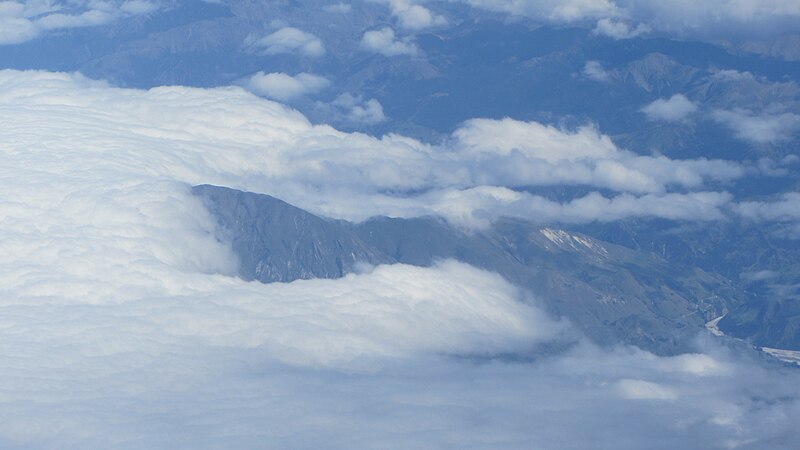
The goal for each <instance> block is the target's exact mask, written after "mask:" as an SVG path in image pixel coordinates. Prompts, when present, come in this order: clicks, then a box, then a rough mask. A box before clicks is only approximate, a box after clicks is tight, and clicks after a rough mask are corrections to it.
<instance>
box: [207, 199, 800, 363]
mask: <svg viewBox="0 0 800 450" xmlns="http://www.w3.org/2000/svg"><path fill="white" fill-rule="evenodd" d="M193 192H194V194H195V195H197V196H199V197H200V198H202V199H203V201H204V203H205V204H206V205H207V207H208V208H209V210H210V211H211V212H212V213H213V214H214V215H215V217H216V218H217V220H218V222H219V228H220V230H221V233H223V234H222V238H223V239H226V240H230V241H231V243H232V247H233V250H234V251H235V253H236V254H237V255H238V256H239V258H240V262H241V266H240V275H241V276H242V277H243V278H245V279H248V280H257V281H261V282H265V283H270V282H289V281H292V280H296V279H308V278H338V277H342V276H344V275H346V274H347V273H349V272H353V271H357V270H359V264H372V265H374V264H384V263H405V264H413V265H418V266H429V265H431V264H433V263H434V262H435V261H436V260H438V259H446V258H452V259H456V260H459V261H462V262H466V263H469V264H472V265H475V266H477V267H481V268H483V269H486V270H490V271H493V272H497V273H499V274H501V275H502V276H503V277H505V278H506V279H508V280H509V281H511V282H513V283H515V284H517V285H519V286H522V287H525V288H527V289H529V290H530V291H531V292H532V293H533V295H534V297H535V299H532V300H531V301H539V302H541V303H542V304H543V305H544V306H545V307H546V309H547V310H548V311H549V312H550V313H552V314H553V315H555V316H559V317H565V318H567V319H568V320H569V321H570V322H572V323H573V324H574V325H576V326H577V327H578V328H579V329H580V330H582V331H583V332H584V333H586V334H587V335H588V336H589V337H591V338H593V339H594V340H596V341H597V342H601V343H606V344H611V343H615V342H625V343H629V344H635V345H638V346H640V347H643V348H646V349H650V350H653V351H656V352H658V353H665V354H672V353H676V352H679V351H683V350H686V348H687V346H688V344H689V341H690V339H691V338H692V337H694V336H695V335H696V334H697V333H698V332H700V331H702V330H703V326H704V324H706V323H707V322H709V321H711V320H713V319H715V318H717V317H719V316H721V315H723V314H726V316H725V318H724V319H723V320H722V321H720V323H719V326H720V328H721V329H722V330H723V331H724V332H726V333H727V334H730V335H732V336H735V337H740V338H745V339H752V340H753V342H754V343H756V344H758V345H763V346H768V347H777V348H800V333H798V327H797V323H798V319H800V311H796V310H793V309H791V306H788V305H791V304H792V303H791V302H787V301H785V300H784V301H781V300H780V297H775V296H772V297H769V296H767V298H766V299H765V298H764V295H763V294H765V292H767V291H769V289H766V288H764V287H763V286H760V285H758V281H753V280H749V281H748V280H744V279H741V278H739V277H738V274H739V273H741V271H742V270H743V268H744V267H745V266H747V264H748V261H751V262H752V261H755V260H758V261H759V262H760V263H761V264H764V263H765V262H766V261H773V262H774V263H775V264H784V263H786V262H790V263H791V264H794V266H793V268H792V270H797V268H800V264H798V261H797V258H796V256H794V255H797V252H796V251H794V252H793V251H791V250H789V249H783V248H781V247H780V246H779V245H778V244H777V243H776V242H773V241H771V240H770V239H769V238H768V237H766V234H765V233H759V232H758V231H757V230H755V229H753V230H750V233H749V234H747V233H741V232H740V231H739V230H736V229H732V228H731V226H728V227H726V226H720V227H718V228H717V229H715V230H714V232H711V233H709V232H707V231H706V232H705V233H701V232H700V230H697V231H696V232H695V233H684V232H682V233H674V232H673V233H669V232H661V233H656V232H652V231H651V233H652V234H651V235H646V231H640V230H637V227H636V226H635V225H636V224H632V223H628V224H627V226H625V225H615V226H609V227H607V228H606V229H601V230H600V231H601V233H599V234H600V235H602V236H605V237H606V238H607V240H602V239H598V238H595V237H591V236H590V235H588V234H586V233H583V232H577V231H568V230H564V229H560V228H554V227H540V226H537V225H534V224H531V223H528V222H525V221H520V220H502V221H500V222H498V223H496V224H494V225H493V226H492V227H491V228H490V229H487V230H480V231H463V230H459V229H457V228H454V227H453V226H451V225H449V224H447V223H446V222H444V221H443V220H441V219H438V218H435V217H422V218H416V219H397V218H389V217H377V218H373V219H370V220H367V221H366V222H363V223H359V224H354V223H349V222H345V221H340V220H331V219H326V218H322V217H318V216H315V215H313V214H310V213H308V212H306V211H304V210H302V209H299V208H296V207H294V206H291V205H289V204H287V203H285V202H283V201H281V200H278V199H276V198H274V197H270V196H268V195H261V194H253V193H248V192H242V191H238V190H234V189H228V188H224V187H216V186H209V185H203V186H196V187H194V188H193ZM638 228H639V229H642V228H643V229H644V230H654V229H656V228H654V227H653V226H652V224H651V225H649V226H647V227H638ZM742 235H744V236H746V237H745V238H735V236H742ZM653 236H662V241H663V242H659V241H658V240H657V239H652V237H653ZM704 236H712V238H711V239H707V238H704ZM640 242H647V244H644V245H642V244H640ZM792 242H794V241H792ZM750 248H761V249H762V251H761V252H759V253H749V254H748V250H747V249H750ZM737 252H738V253H737ZM719 254H724V255H727V256H723V257H720V256H719ZM745 255H746V256H745ZM784 267H785V266H784ZM794 273H796V272H794ZM754 283H755V284H754ZM759 286H760V287H759ZM760 294H761V295H760ZM787 304H788V305H787Z"/></svg>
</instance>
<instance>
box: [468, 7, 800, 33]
mask: <svg viewBox="0 0 800 450" xmlns="http://www.w3.org/2000/svg"><path fill="white" fill-rule="evenodd" d="M462 1H464V2H466V3H469V4H470V5H472V6H475V7H478V8H483V9H487V10H491V11H498V12H505V13H509V14H513V15H519V16H526V17H530V18H533V19H536V20H543V21H549V22H555V23H570V22H573V23H574V22H586V21H598V22H597V26H596V28H595V30H596V31H597V32H598V33H602V34H607V35H610V36H612V37H617V38H625V37H632V36H634V35H636V34H639V33H643V32H647V31H648V30H650V29H652V30H655V31H658V32H664V33H671V34H675V35H678V36H693V37H700V38H706V39H719V38H736V37H748V36H756V37H759V36H765V35H775V34H781V33H786V32H796V31H798V25H797V24H798V23H800V22H798V20H799V19H800V4H798V3H797V2H796V1H793V0H711V1H705V2H696V1H691V0H669V1H661V2H657V1H652V0H569V1H555V0H520V1H514V2H508V1H502V0H462ZM634 24H635V25H634Z"/></svg>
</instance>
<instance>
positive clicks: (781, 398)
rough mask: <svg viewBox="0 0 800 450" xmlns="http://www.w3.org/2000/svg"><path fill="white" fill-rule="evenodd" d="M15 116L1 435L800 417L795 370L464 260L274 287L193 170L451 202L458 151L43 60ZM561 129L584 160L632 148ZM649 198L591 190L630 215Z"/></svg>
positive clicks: (232, 440)
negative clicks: (549, 297) (675, 343)
mask: <svg viewBox="0 0 800 450" xmlns="http://www.w3.org/2000/svg"><path fill="white" fill-rule="evenodd" d="M479 125H480V126H489V127H490V128H491V125H492V124H490V123H486V124H479ZM505 125H506V126H508V125H509V124H505ZM536 126H537V125H534V127H536ZM539 126H540V125H539ZM0 127H2V129H3V130H4V132H3V133H2V134H1V135H0V158H2V161H3V164H2V165H0V184H1V185H2V189H0V250H1V251H0V286H2V296H0V311H2V314H0V378H2V379H3V380H4V383H2V386H0V442H2V446H4V447H12V448H52V447H81V448H85V447H89V448H111V447H113V448H175V447H191V448H220V447H236V448H250V447H257V446H261V445H263V444H264V442H269V443H270V445H275V446H277V447H288V448H296V447H341V448H353V447H380V446H385V444H386V443H387V442H391V443H392V445H396V446H398V447H405V448H409V447H423V446H443V447H444V446H450V447H465V446H469V447H484V448H498V447H517V446H524V447H530V446H535V447H542V448H554V447H559V446H569V447H575V448H586V447H598V446H599V447H614V448H642V447H652V446H653V443H654V442H656V443H657V444H656V446H657V447H658V446H661V447H662V448H690V447H697V448H713V447H715V446H735V445H736V444H737V443H744V442H746V443H749V445H750V446H752V447H754V448H765V449H769V448H771V447H775V448H780V447H781V446H782V445H783V444H784V443H786V442H796V441H797V440H798V438H800V436H798V434H797V430H796V423H798V420H800V404H799V403H798V400H797V396H796V387H797V383H798V381H800V380H798V374H797V373H795V371H790V370H787V369H785V368H780V367H773V366H769V365H765V364H764V363H763V362H760V361H759V360H758V359H755V358H751V357H750V356H748V354H747V353H744V352H740V351H738V350H734V349H733V348H734V347H732V348H724V347H721V346H717V345H715V344H713V343H712V342H702V341H701V342H699V343H698V347H697V350H696V353H691V354H686V355H679V356H675V357H659V356H656V355H653V354H651V353H647V352H644V351H641V350H638V349H635V348H627V347H621V348H607V349H603V348H598V347H596V346H594V345H592V344H590V343H587V342H585V341H584V340H583V339H581V338H580V336H577V334H576V333H575V332H574V331H572V330H571V329H570V327H569V325H568V324H566V323H563V322H560V321H557V320H554V319H552V318H550V317H548V316H547V315H546V314H544V313H543V312H542V311H541V310H540V309H538V308H537V307H536V306H535V305H536V301H535V298H534V297H532V296H531V294H530V293H526V292H522V291H521V290H520V289H518V288H516V287H514V286H512V285H510V284H509V283H508V282H507V281H505V280H503V279H502V278H501V277H499V276H497V275H495V274H491V273H487V272H484V271H480V270H477V269H475V268H472V267H469V266H466V265H464V264H460V263H456V262H452V261H444V262H440V263H439V264H437V265H435V266H434V267H431V268H419V267H410V266H405V265H393V266H379V267H375V268H367V269H364V270H363V272H361V273H356V274H350V275H348V276H347V277H345V278H342V279H339V280H300V281H296V282H293V283H286V284H282V283H276V284H271V285H264V284H260V283H255V282H245V281H243V280H241V279H238V278H235V277H232V276H228V275H226V274H232V273H234V271H235V270H236V261H235V258H234V257H233V255H232V252H231V251H230V249H229V247H228V246H227V245H226V243H225V242H220V241H219V240H218V238H217V235H218V233H217V230H215V228H214V220H213V218H212V217H210V216H209V214H208V212H207V211H206V210H205V209H204V208H203V206H202V204H201V202H200V201H199V200H198V199H196V198H194V197H193V196H192V195H191V194H190V189H189V187H188V185H190V184H199V183H215V184H227V185H231V186H237V187H248V186H256V187H257V186H261V187H262V188H263V189H262V190H261V191H262V192H270V193H274V194H276V195H279V194H280V192H279V191H280V189H287V191H286V192H292V191H294V192H295V193H297V192H301V191H303V190H305V191H306V192H307V194H306V197H301V196H299V195H298V197H297V199H302V198H305V200H306V202H312V203H313V199H318V198H319V197H318V196H317V195H316V191H314V188H315V187H314V183H317V185H318V186H319V187H321V188H322V189H321V190H320V191H319V192H327V194H326V195H328V197H327V200H328V201H330V200H331V199H333V198H334V197H332V195H340V196H343V197H345V196H346V197H347V201H346V202H342V203H341V204H347V205H354V204H355V205H358V206H360V207H362V208H367V209H369V208H377V207H378V206H381V205H380V202H389V201H390V200H391V198H390V197H380V196H379V195H378V194H376V193H375V192H377V190H381V189H384V188H385V187H386V186H392V185H395V186H402V185H404V184H403V183H408V185H409V186H416V187H419V186H422V185H424V183H430V182H431V180H434V181H436V183H437V185H436V186H437V188H436V189H433V188H432V189H431V190H430V191H429V192H427V193H426V194H425V195H428V196H433V195H436V194H435V192H436V191H437V190H438V191H439V192H442V194H439V195H441V196H442V198H443V203H442V204H443V205H444V204H447V205H451V206H453V205H456V204H458V202H455V203H454V202H452V201H447V198H446V195H444V193H443V192H444V190H443V189H441V186H442V185H444V178H443V177H444V175H441V174H437V173H436V172H435V171H425V170H422V168H423V167H425V166H427V165H431V164H432V165H434V166H435V165H436V162H435V161H436V160H435V159H432V158H433V157H434V156H436V155H440V154H441V153H442V150H443V149H442V148H435V147H430V146H425V145H423V144H420V143H419V142H416V141H413V140H410V139H407V138H403V137H401V136H388V137H385V138H383V139H375V138H371V137H369V136H365V135H362V134H346V133H341V132H339V131H336V130H334V129H332V128H330V127H327V126H314V125H312V124H311V123H309V122H308V121H307V120H306V119H305V117H303V116H302V115H301V114H299V113H297V112H295V111H293V110H291V109H289V108H287V107H285V106H283V105H280V104H277V103H274V102H271V101H267V100H263V99H259V98H258V97H255V96H253V95H252V94H249V93H247V92H245V91H244V90H242V89H240V88H237V87H230V88H219V89H209V90H202V89H190V88H181V87H161V88H155V89H151V90H148V91H140V90H130V89H119V88H112V87H109V86H108V85H106V84H105V83H102V82H95V81H91V80H87V79H85V78H83V77H80V76H77V75H66V74H53V73H41V72H13V71H2V72H0ZM500 129H501V130H505V129H506V128H503V127H501V128H500ZM471 131H472V132H474V130H471ZM536 132H537V133H539V134H537V135H542V136H547V134H548V133H555V132H556V131H555V130H550V129H547V128H545V129H541V130H539V129H537V130H536ZM576 133H585V135H579V136H578V137H577V138H573V139H576V141H580V140H589V141H591V140H597V139H599V140H600V141H601V143H602V142H604V140H603V138H602V137H598V136H597V135H596V132H592V131H591V130H589V131H583V132H580V131H578V132H575V133H572V134H576ZM563 134H568V136H566V137H563V136H557V135H556V138H557V139H556V141H558V140H559V139H563V140H567V141H569V139H570V137H569V134H570V133H563ZM454 139H455V138H454ZM479 141H480V136H476V135H474V134H471V135H470V133H465V137H464V142H465V143H467V142H468V143H476V142H479ZM454 145H455V144H454ZM464 145H466V144H464ZM501 145H502V147H500V148H498V149H497V152H506V151H508V152H511V153H513V148H514V147H515V146H518V145H519V144H517V143H514V142H504V143H502V144H501ZM529 147H530V148H528V147H524V149H525V150H524V151H526V152H534V153H535V152H538V151H540V150H538V149H537V148H538V147H536V146H535V145H534V146H529ZM567 147H568V146H566V145H565V146H564V148H563V149H560V151H562V152H566V154H565V155H564V156H563V158H567V159H570V158H572V159H576V160H578V159H581V158H586V157H587V156H586V155H589V157H596V156H598V155H601V156H602V155H610V156H613V155H615V150H614V148H613V147H611V146H610V144H604V146H602V148H601V149H599V150H592V149H590V148H587V147H585V146H581V145H576V148H577V149H576V150H575V151H574V152H572V151H568V150H567ZM509 149H510V150H509ZM451 150H454V149H451ZM464 151H465V152H466V153H465V154H466V155H469V154H473V153H475V152H477V154H481V152H480V151H479V150H476V149H471V148H470V149H465V150H464ZM502 155H503V153H498V156H502ZM549 157H551V158H552V156H549ZM448 158H449V156H448ZM348 163H349V164H350V166H347V164H348ZM406 166H408V167H409V169H408V170H407V171H401V169H404V168H406ZM447 167H448V168H449V169H450V170H449V171H450V172H454V171H456V172H457V170H456V168H457V167H458V166H457V165H450V166H447ZM348 169H350V170H349V171H348ZM357 169H360V170H361V172H362V173H360V174H359V173H358V172H357ZM373 169H375V170H376V171H373ZM381 170H383V172H381ZM395 171H398V172H397V173H393V172H395ZM337 174H338V176H337ZM320 175H324V176H322V177H320ZM327 177H329V178H330V179H328V178H327ZM359 177H361V181H358V182H357V183H356V184H358V183H361V184H362V185H361V187H360V188H359V190H356V191H354V190H348V189H346V187H347V185H346V184H345V183H344V182H345V181H348V182H353V180H354V179H358V178H359ZM437 177H438V179H437ZM457 177H458V175H457V176H456V178H457ZM381 183H383V184H381ZM367 184H372V185H373V186H377V187H378V188H377V190H375V191H372V193H370V192H369V191H367V189H366V188H365V186H366V185H367ZM491 189H492V188H490V187H488V186H484V187H476V188H474V189H473V190H491ZM308 192H311V194H308ZM358 192H361V193H362V195H364V196H368V197H369V198H368V199H367V201H366V202H364V203H363V204H361V203H360V201H361V200H362V198H365V197H359V196H358V195H353V194H357V193H358ZM454 192H456V191H454ZM365 193H366V194H365ZM490 194H491V195H494V196H495V197H503V196H506V197H508V198H509V199H510V201H513V200H514V196H517V195H521V194H520V193H518V192H515V191H511V190H509V189H505V190H503V189H498V190H497V192H490ZM675 195H676V198H675V199H674V200H673V202H674V203H675V204H676V205H677V204H678V202H679V201H680V200H679V198H678V197H679V196H678V195H677V194H675ZM703 195H705V194H699V193H698V194H697V195H696V197H698V199H699V200H700V201H704V202H706V203H713V198H711V197H713V195H714V194H709V195H708V196H707V198H703ZM630 198H631V200H630V201H629V200H626V199H624V198H623V200H617V202H621V203H625V202H628V203H629V205H623V206H615V205H613V203H614V201H615V200H614V199H610V200H609V199H606V200H603V199H602V198H600V197H598V196H597V195H595V196H594V198H590V201H592V202H594V201H597V202H599V203H600V204H601V205H600V206H599V208H601V209H607V208H616V209H618V210H620V211H624V210H625V209H626V208H631V206H630V205H632V204H635V203H636V202H637V200H636V198H634V197H632V196H630ZM407 199H408V201H412V200H413V197H407ZM501 200H502V199H501ZM649 200H650V199H643V200H642V201H641V203H642V205H645V204H647V203H653V202H651V201H649ZM652 200H653V201H657V198H654V199H652ZM604 202H605V204H603V203H604ZM609 202H611V206H609ZM425 204H426V203H425V202H424V199H418V200H417V201H416V205H417V207H420V205H423V206H424V205H425ZM642 205H640V206H639V207H644V206H642ZM649 207H650V208H667V209H668V208H670V206H669V205H664V204H662V205H657V206H649ZM387 208H388V207H387ZM585 209H587V208H586V207H585V206H576V207H575V208H574V210H575V211H578V210H585ZM373 211H380V209H373ZM407 212H408V210H407ZM539 213H540V212H539V211H538V210H537V211H536V214H539ZM574 214H577V212H576V213H574ZM584 214H585V215H586V216H587V217H588V216H589V215H590V213H588V212H586V213H584ZM669 397H674V398H675V400H669V399H668V398H669ZM665 398H666V399H665ZM654 402H657V403H654ZM531 424H534V426H532V425H531ZM620 424H625V426H624V427H620Z"/></svg>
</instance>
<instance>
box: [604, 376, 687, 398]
mask: <svg viewBox="0 0 800 450" xmlns="http://www.w3.org/2000/svg"><path fill="white" fill-rule="evenodd" d="M615 387H616V389H617V390H618V391H619V393H620V395H622V396H623V397H624V398H627V399H632V400H676V399H677V398H678V396H677V394H675V392H674V391H673V390H672V389H669V388H665V387H663V386H660V385H658V384H656V383H651V382H649V381H643V380H630V379H624V380H619V381H617V382H616V383H615Z"/></svg>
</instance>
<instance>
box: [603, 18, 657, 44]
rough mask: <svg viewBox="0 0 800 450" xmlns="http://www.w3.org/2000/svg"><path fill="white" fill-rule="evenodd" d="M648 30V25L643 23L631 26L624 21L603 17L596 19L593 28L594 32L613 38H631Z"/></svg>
mask: <svg viewBox="0 0 800 450" xmlns="http://www.w3.org/2000/svg"><path fill="white" fill-rule="evenodd" d="M649 31H650V27H649V26H647V25H645V24H642V23H640V24H638V25H636V26H633V25H631V24H629V23H627V22H625V21H622V20H617V19H611V18H608V17H606V18H603V19H600V20H598V21H597V26H595V28H594V33H595V34H601V35H604V36H608V37H610V38H614V39H617V40H619V39H631V38H634V37H636V36H639V35H642V34H645V33H647V32H649Z"/></svg>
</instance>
